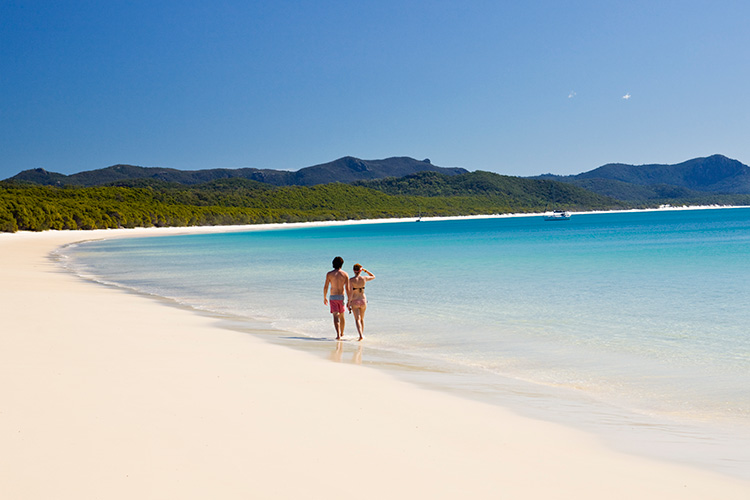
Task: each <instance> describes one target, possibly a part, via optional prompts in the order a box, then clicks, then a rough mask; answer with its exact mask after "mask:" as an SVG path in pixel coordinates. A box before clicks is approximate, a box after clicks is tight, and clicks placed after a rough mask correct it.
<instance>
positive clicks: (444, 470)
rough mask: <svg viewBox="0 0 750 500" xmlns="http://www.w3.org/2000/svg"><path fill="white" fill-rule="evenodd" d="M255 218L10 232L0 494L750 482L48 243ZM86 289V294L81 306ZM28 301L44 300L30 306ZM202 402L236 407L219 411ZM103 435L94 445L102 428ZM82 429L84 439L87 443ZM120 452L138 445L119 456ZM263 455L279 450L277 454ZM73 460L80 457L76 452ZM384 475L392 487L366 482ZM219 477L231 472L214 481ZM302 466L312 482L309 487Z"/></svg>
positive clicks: (540, 488)
mask: <svg viewBox="0 0 750 500" xmlns="http://www.w3.org/2000/svg"><path fill="white" fill-rule="evenodd" d="M740 208H741V207H740ZM536 215H538V214H536ZM406 220H414V219H413V218H410V219H406ZM374 222H382V221H380V220H376V221H374ZM345 223H355V224H356V223H362V221H350V222H349V221H347V222H345ZM304 224H307V223H304ZM277 226H280V227H282V228H283V227H290V226H292V225H290V224H279V225H277ZM249 227H253V228H257V229H270V228H269V227H268V226H267V225H261V226H223V227H218V226H212V227H209V228H143V229H135V230H129V229H128V230H100V231H92V232H89V231H81V232H48V233H20V234H16V235H7V236H2V237H0V249H2V252H3V262H2V263H0V265H1V266H2V267H0V273H1V274H0V275H1V276H2V277H3V286H2V287H0V294H2V302H3V303H6V304H8V305H9V307H8V311H7V312H6V316H8V318H7V319H6V324H7V325H8V329H9V333H5V334H3V335H0V339H2V343H3V349H2V350H0V352H2V354H0V359H1V360H2V363H0V366H2V367H3V368H0V370H2V371H3V375H4V379H5V380H19V378H18V377H19V376H22V377H23V376H25V378H21V379H20V380H21V381H22V383H18V384H13V385H12V386H11V387H4V388H3V390H2V398H0V400H3V401H6V402H9V403H8V406H7V408H8V409H7V410H6V411H3V412H2V413H0V419H2V420H6V425H3V428H4V429H6V431H5V432H3V433H2V434H3V436H2V441H3V442H4V443H5V445H4V449H5V450H7V453H6V454H5V455H6V456H5V460H3V462H7V463H4V464H3V469H4V470H5V471H6V472H7V474H3V476H7V477H8V478H16V481H10V482H9V481H8V480H6V479H2V476H0V492H3V491H9V492H10V493H14V494H15V495H9V496H13V497H18V496H23V497H25V498H26V497H27V498H43V497H45V496H49V495H45V494H44V493H50V492H55V491H59V490H61V489H62V490H65V491H70V492H71V498H73V497H76V498H80V497H81V496H83V497H84V498H86V497H89V494H93V493H94V492H95V491H96V492H98V493H101V491H100V490H96V489H92V488H94V487H95V486H96V485H98V486H99V487H101V488H104V487H105V485H106V487H107V490H109V489H110V488H111V489H112V490H115V491H117V492H118V493H119V494H121V495H122V498H128V497H130V498H132V495H133V494H139V495H140V496H143V493H144V492H146V491H148V492H152V493H154V498H156V497H159V496H162V497H163V496H165V495H167V496H174V495H173V493H175V491H173V490H172V489H170V488H176V486H175V484H176V483H184V491H183V490H180V491H179V494H180V495H181V496H187V497H188V498H205V497H206V496H207V492H208V491H211V493H212V495H213V496H220V497H222V498H224V497H231V498H234V497H241V496H243V495H242V494H241V493H249V492H252V493H254V494H255V495H256V496H258V495H261V496H275V497H292V496H296V495H302V496H307V497H314V498H318V497H320V498H322V497H324V496H325V497H331V496H333V497H334V498H335V497H337V496H336V495H337V493H341V492H343V491H345V490H346V489H347V488H350V489H349V490H348V491H349V492H351V491H358V490H359V489H360V488H361V487H362V485H365V484H366V485H368V486H367V488H366V489H368V490H369V491H368V492H366V493H365V494H366V495H367V494H370V495H372V496H371V497H372V498H376V497H382V495H385V494H391V495H393V493H394V491H397V492H399V493H403V494H404V495H406V494H419V495H421V496H424V495H433V496H436V497H445V498H449V497H455V496H457V495H458V494H467V492H469V494H473V495H474V496H479V497H488V498H489V497H496V496H497V494H498V492H500V491H502V492H506V493H507V492H514V493H515V497H519V498H537V497H539V498H542V497H544V498H548V497H550V496H556V495H559V493H560V491H571V492H572V491H575V492H576V496H583V497H584V498H587V497H586V494H584V492H589V493H588V495H590V497H588V498H600V497H601V496H603V495H605V494H606V495H607V496H608V497H609V498H632V497H633V496H635V495H638V496H639V497H646V498H704V497H706V496H708V495H710V496H720V497H722V498H746V497H747V494H748V493H750V482H748V481H743V480H737V479H734V478H729V477H726V476H722V475H718V474H715V473H711V472H707V471H704V470H700V469H696V468H693V467H685V466H679V465H674V464H670V463H664V462H659V461H655V460H651V459H644V458H641V457H634V456H629V455H624V454H620V453H617V452H613V451H611V450H609V449H607V448H606V447H604V446H602V445H601V444H599V443H597V442H596V441H595V440H594V439H592V437H591V436H589V435H587V434H585V433H583V432H579V431H576V430H573V429H569V428H566V427H564V426H561V425H556V424H550V423H548V422H543V421H537V420H533V419H530V418H526V417H519V416H518V415H516V414H514V413H511V412H509V411H507V410H505V409H503V408H500V407H496V406H494V405H489V404H484V403H477V402H472V401H470V400H466V399H462V398H458V397H456V396H451V395H448V394H444V393H434V392H432V391H428V390H425V389H423V388H419V387H415V386H413V385H411V384H407V383H405V382H401V381H399V380H396V379H394V378H393V377H391V376H389V375H387V374H383V373H381V372H379V371H375V370H366V369H362V368H360V367H355V366H351V365H349V364H348V363H341V364H337V363H329V362H327V361H325V360H321V359H317V358H315V357H314V356H312V355H309V354H304V353H300V352H298V351H294V350H292V349H289V348H288V347H281V346H275V345H273V344H271V343H269V342H265V341H263V340H261V339H259V338H257V337H254V336H253V337H251V336H248V335H246V334H242V333H238V332H232V331H231V330H228V329H226V328H223V327H222V326H221V325H217V324H216V323H217V321H216V319H215V318H207V317H201V315H199V314H195V313H194V312H191V311H187V310H180V309H178V308H168V307H165V305H164V304H160V303H158V302H157V301H154V300H153V299H149V298H146V297H143V296H138V295H136V294H128V293H127V292H124V291H122V290H115V289H111V288H110V287H102V286H101V285H96V284H94V283H88V282H85V281H84V280H82V279H79V278H77V277H75V276H73V275H71V274H68V273H63V272H60V271H61V270H60V269H59V268H58V264H57V263H54V262H52V260H51V259H49V257H48V256H49V254H50V253H51V251H52V250H54V249H55V248H57V247H59V246H61V245H64V244H71V243H75V242H80V241H83V240H90V239H99V238H100V237H104V238H110V237H117V238H120V237H140V236H150V235H153V236H161V235H167V234H188V233H190V234H193V233H201V232H226V231H227V230H229V231H243V230H248V228H249ZM92 235H93V236H95V238H89V237H88V236H92ZM82 303H84V304H87V306H86V307H83V308H81V304H82ZM30 305H31V306H34V307H40V308H44V309H46V310H48V314H44V315H40V314H36V315H33V314H30V313H32V312H33V311H30V307H29V306H30ZM89 316H91V317H89ZM175 325H178V326H177V327H176V326H175ZM186 332H187V333H186ZM175 353H179V354H180V356H179V357H175V356H174V354H175ZM84 354H85V355H86V356H84ZM206 356H208V358H209V359H208V360H206V359H205V358H206ZM173 358H175V359H173ZM105 360H106V361H109V363H105ZM163 365H166V366H163ZM125 367H126V368H128V370H120V368H125ZM167 368H169V370H168V369H167ZM18 372H22V373H20V374H19V373H18ZM290 372H292V373H290ZM60 378H62V379H63V380H60ZM219 380H222V381H228V384H227V385H224V384H223V383H218V381H219ZM259 381H262V383H260V384H259V383H258V382H259ZM66 382H67V383H66ZM71 382H77V383H79V384H81V386H80V387H79V386H78V385H77V384H75V383H71ZM58 386H59V387H58ZM54 387H57V388H59V389H60V391H59V392H54V391H52V390H51V389H52V388H54ZM363 388H364V389H367V390H363ZM113 389H115V390H114V391H113ZM113 392H114V393H117V394H116V395H117V396H121V397H113V396H112V393H113ZM28 394H34V395H37V398H29V397H28ZM248 394H250V395H252V397H248ZM124 395H127V396H128V397H122V396H124ZM29 399H32V401H29ZM204 399H209V400H211V401H212V402H213V404H214V406H213V407H212V408H221V409H222V410H226V411H222V412H218V411H216V412H212V411H208V409H207V408H204V407H203V406H202V404H203V402H204V401H203V400H204ZM71 400H72V401H71ZM165 400H166V401H165ZM68 401H71V402H68ZM130 403H133V404H130ZM261 407H262V411H261V410H259V408H261ZM354 407H357V408H354ZM43 409H47V410H50V411H40V410H43ZM55 410H57V411H55ZM91 410H94V411H93V412H92V411H91ZM152 410H156V411H152ZM185 410H190V411H185ZM294 410H296V411H294ZM288 412H291V414H290V413H288ZM311 414H312V415H314V417H315V418H313V419H312V421H310V420H308V417H309V416H310V415H311ZM3 415H5V416H6V417H8V418H3ZM183 419H184V420H185V421H183ZM9 424H10V425H9ZM87 424H88V425H87ZM172 425H175V426H176V430H175V429H173V428H172V427H171V426H172ZM156 430H163V431H165V432H167V434H168V435H169V436H170V439H166V440H165V439H164V438H163V436H162V435H161V434H159V433H158V432H155V431H156ZM16 431H17V433H16ZM69 431H72V432H69ZM92 431H93V435H94V436H98V437H99V438H101V442H95V441H96V440H95V439H92V438H91V436H90V434H91V433H92ZM144 431H145V432H144ZM152 431H153V432H152ZM35 434H36V436H35ZM123 436H127V437H129V438H132V442H130V440H129V439H128V440H126V439H125V438H124V437H123ZM235 438H238V440H236V441H235ZM81 442H83V444H84V446H83V450H79V449H78V447H77V446H76V445H77V444H81ZM113 442H114V444H115V446H110V445H112V444H113ZM199 444H202V445H205V446H203V447H201V446H199ZM256 447H257V448H258V449H259V450H261V451H256ZM123 448H125V451H129V452H130V453H124V454H122V452H123ZM205 449H210V450H211V451H212V453H217V454H218V455H219V458H220V459H219V460H218V463H208V461H207V457H206V456H204V454H203V452H204V451H205ZM143 450H151V451H152V452H154V453H153V454H152V455H151V456H147V455H148V454H147V453H144V452H143ZM87 452H89V453H87ZM94 452H96V453H94ZM178 452H179V453H178ZM42 454H44V457H42V456H41V455H42ZM268 456H271V457H275V458H276V459H277V460H278V461H279V463H278V464H276V465H274V464H269V463H267V461H266V458H267V457H268ZM321 456H322V457H323V458H322V459H321ZM19 457H20V460H19ZM100 457H103V458H104V460H103V461H102V462H100V461H99V460H98V458H100ZM33 458H35V459H39V458H42V460H41V461H37V460H33ZM71 458H75V459H77V460H78V462H76V460H73V462H76V463H69V462H71ZM342 459H343V462H344V463H346V464H347V466H348V467H351V468H347V472H346V474H345V476H346V477H342V478H339V477H337V476H336V474H335V468H336V464H337V463H339V462H341V461H342ZM80 462H83V464H84V466H83V467H79V465H80ZM141 462H143V463H141ZM289 462H291V464H289V465H287V464H288V463H289ZM357 463H359V464H360V466H361V467H362V469H361V470H359V471H358V469H357V465H355V464H357ZM77 464H78V465H77ZM251 464H252V465H251ZM280 464H284V465H280ZM362 464H364V465H362ZM245 465H247V466H248V467H247V469H246V468H245ZM490 465H492V466H493V467H490ZM56 467H57V468H58V469H56ZM86 467H90V468H93V469H94V470H98V471H99V472H101V473H102V474H104V475H105V476H106V477H107V478H108V479H107V480H106V482H105V480H104V479H101V481H100V482H97V481H94V486H92V484H91V480H90V478H89V480H88V481H86V480H84V479H83V478H82V477H81V474H82V473H83V474H86V472H85V471H81V470H79V469H86ZM276 467H278V470H277V469H276ZM286 467H290V468H289V469H288V470H287V469H286ZM403 468H405V469H403ZM128 470H130V471H132V472H134V473H133V474H126V473H125V472H127V471H128ZM251 470H252V471H256V472H257V474H253V473H249V472H248V471H251ZM151 471H159V472H158V473H157V472H151ZM332 471H333V472H332ZM120 472H122V473H123V475H118V473H120ZM287 473H289V474H292V475H294V476H295V477H297V476H299V475H301V476H302V477H304V478H305V479H304V480H300V484H286V483H293V482H290V481H288V477H287ZM384 474H387V475H388V477H391V478H396V479H397V481H396V482H397V483H398V485H397V486H394V485H392V484H381V485H377V484H376V485H371V484H370V483H372V482H373V481H372V479H378V478H380V477H382V475H384ZM50 477H52V478H53V480H52V481H50V482H49V484H48V485H47V486H44V485H42V484H39V485H35V486H34V487H33V488H32V489H34V492H33V493H29V492H28V491H26V492H25V491H24V486H25V487H29V482H27V481H24V480H23V478H26V479H27V480H28V479H33V478H36V479H41V478H48V479H49V478H50ZM539 477H544V478H547V479H548V481H545V480H543V481H541V482H540V481H539V479H538V478H539ZM219 478H221V480H222V481H223V483H222V484H224V483H226V484H224V486H217V484H216V483H215V481H214V480H216V479H219ZM368 479H369V481H368ZM306 480H307V481H310V482H311V483H309V484H307V485H305V484H302V483H305V481H306ZM328 480H332V482H333V483H334V486H332V485H331V484H329V482H328ZM36 482H39V481H36ZM115 485H116V486H115ZM303 486H310V489H300V488H302V487H303ZM8 488H10V489H8ZM44 488H48V489H44ZM222 488H224V489H222ZM332 488H333V491H331V489H332ZM105 491H106V490H105ZM156 491H159V492H161V495H157V494H156V493H155V492H156ZM459 491H460V492H461V493H458V492H459ZM120 492H121V493H120ZM217 492H218V495H216V493H217ZM54 496H59V494H58V495H54ZM106 496H109V497H112V495H111V494H110V495H106ZM347 496H349V495H348V494H347Z"/></svg>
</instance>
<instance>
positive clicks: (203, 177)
mask: <svg viewBox="0 0 750 500" xmlns="http://www.w3.org/2000/svg"><path fill="white" fill-rule="evenodd" d="M422 171H433V172H442V173H444V174H447V175H455V174H460V173H464V172H466V170H465V169H463V168H444V167H438V166H435V165H433V164H432V163H431V162H430V160H428V159H425V160H422V161H419V160H415V159H413V158H408V157H394V158H386V159H384V160H360V159H359V158H353V157H351V156H347V157H344V158H339V159H338V160H335V161H332V162H329V163H323V164H320V165H314V166H312V167H305V168H302V169H300V170H297V171H286V170H271V169H258V168H239V169H227V168H219V169H208V170H177V169H172V168H156V167H137V166H132V165H114V166H111V167H107V168H102V169H98V170H89V171H86V172H79V173H76V174H71V175H64V174H59V173H55V172H48V171H47V170H45V169H42V168H37V169H33V170H25V171H23V172H21V173H19V174H17V175H15V176H13V177H11V178H10V179H8V181H11V182H26V183H32V184H41V185H46V186H83V187H93V186H104V185H107V184H112V183H116V182H120V183H122V182H124V181H131V180H134V179H150V180H157V181H164V182H169V183H178V184H185V185H196V184H201V183H205V182H210V181H213V180H217V179H233V178H240V179H250V180H254V181H259V182H265V183H267V184H271V185H274V186H315V185H318V184H328V183H331V182H345V183H349V182H353V181H357V180H365V179H380V178H383V177H402V176H404V175H408V174H413V173H415V172H422Z"/></svg>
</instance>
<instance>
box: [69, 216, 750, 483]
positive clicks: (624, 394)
mask: <svg viewBox="0 0 750 500" xmlns="http://www.w3.org/2000/svg"><path fill="white" fill-rule="evenodd" d="M337 255H340V256H342V257H343V258H344V260H345V264H344V269H345V270H346V271H348V272H349V273H350V275H351V274H352V273H351V267H352V265H353V264H355V263H361V264H362V265H363V266H364V267H366V268H367V269H368V270H370V271H372V272H373V273H374V274H375V276H376V279H375V280H374V281H372V282H370V283H368V284H367V290H366V293H367V298H368V302H369V305H368V309H367V313H366V318H365V323H366V330H365V340H364V341H363V342H361V343H360V342H357V341H356V338H357V332H356V328H355V325H354V320H353V317H352V316H348V317H347V327H346V338H347V339H348V341H346V342H343V343H339V342H335V341H333V338H334V335H335V334H334V331H333V326H332V321H331V318H330V314H329V313H328V309H327V307H326V306H324V305H323V294H322V289H323V282H324V277H325V273H326V272H327V271H328V270H330V269H331V265H330V263H331V260H332V259H333V257H335V256H337ZM58 258H59V259H60V261H61V262H62V263H63V265H65V266H66V267H67V268H69V269H70V270H72V271H73V272H75V273H77V274H78V275H80V276H82V277H84V278H86V279H91V280H95V281H97V282H100V283H103V284H106V285H110V286H117V287H122V288H125V289H127V290H131V291H134V292H137V293H142V294H147V295H152V296H155V297H159V298H165V299H168V300H169V301H171V302H172V303H174V304H177V305H180V306H182V307H189V308H193V309H196V310H198V311H202V312H203V313H207V314H213V315H216V316H217V317H218V318H221V319H222V320H223V322H224V324H225V325H226V327H227V328H234V329H239V330H242V331H247V332H248V333H250V334H254V335H259V336H262V337H263V338H265V339H267V340H268V341H271V342H276V343H281V344H284V345H287V346H289V347H291V348H297V349H304V350H307V351H309V352H310V353H312V354H314V355H318V356H325V357H327V358H330V359H332V360H335V361H341V362H354V363H361V364H363V365H366V366H371V367H375V368H378V369H383V370H387V371H389V372H390V373H392V374H394V375H395V376H398V377H401V378H403V379H406V380H408V381H410V382H413V383H417V384H421V385H423V386H425V387H428V388H430V389H433V390H441V391H448V392H451V393H454V394H457V395H459V396H462V397H468V398H474V399H480V400H483V401H487V402H490V403H493V404H501V405H503V406H505V407H508V408H511V409H512V410H514V411H517V412H519V413H521V414H525V415H529V416H532V417H535V418H543V419H548V420H553V421H557V422H560V423H563V424H566V425H572V426H576V427H580V428H583V429H585V430H587V431H590V432H593V433H594V434H596V435H597V436H599V437H600V438H601V439H603V440H604V441H605V442H607V443H608V444H609V445H611V446H614V447H616V448H618V449H621V450H623V451H626V452H630V453H637V454H643V455H647V456H652V457H656V458H662V459H668V460H673V461H678V462H682V463H690V464H695V465H698V466H702V467H707V468H710V469H713V470H717V471H719V472H723V473H728V474H732V475H738V476H742V477H750V307H748V305H749V304H750V265H749V264H748V263H750V208H733V209H705V210H672V211H668V210H659V211H651V212H627V213H594V214H574V215H573V217H572V218H571V219H570V220H568V221H555V222H549V221H545V220H544V219H543V217H541V216H529V217H494V218H467V219H458V220H423V221H421V222H418V223H417V222H415V221H413V220H411V221H405V222H394V223H382V224H372V223H368V224H344V225H329V226H302V227H300V226H295V227H283V228H275V229H271V230H262V228H261V230H258V229H254V230H249V231H243V232H229V233H216V234H194V235H184V236H166V237H158V238H132V239H121V240H100V241H91V242H86V243H82V244H77V245H72V246H69V247H65V248H63V249H61V250H60V251H59V252H58Z"/></svg>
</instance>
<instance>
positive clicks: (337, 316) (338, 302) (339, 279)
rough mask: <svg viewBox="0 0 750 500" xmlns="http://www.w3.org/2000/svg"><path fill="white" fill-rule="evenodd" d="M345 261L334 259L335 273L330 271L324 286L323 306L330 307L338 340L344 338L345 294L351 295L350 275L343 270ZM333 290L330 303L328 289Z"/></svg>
mask: <svg viewBox="0 0 750 500" xmlns="http://www.w3.org/2000/svg"><path fill="white" fill-rule="evenodd" d="M343 264H344V259H342V258H341V257H336V258H335V259H333V271H328V273H327V274H326V281H325V284H324V285H323V304H325V305H328V306H330V308H331V314H333V328H334V329H335V330H336V340H341V339H342V338H343V337H344V325H345V317H344V299H345V297H344V293H346V294H347V295H348V294H349V275H348V274H346V273H345V272H344V271H342V270H341V266H342V265H343ZM329 288H330V289H331V297H330V299H331V300H330V303H329V301H328V289H329Z"/></svg>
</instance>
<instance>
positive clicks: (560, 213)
mask: <svg viewBox="0 0 750 500" xmlns="http://www.w3.org/2000/svg"><path fill="white" fill-rule="evenodd" d="M544 220H570V212H567V211H565V210H555V211H554V212H552V213H551V214H550V215H545V216H544Z"/></svg>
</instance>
